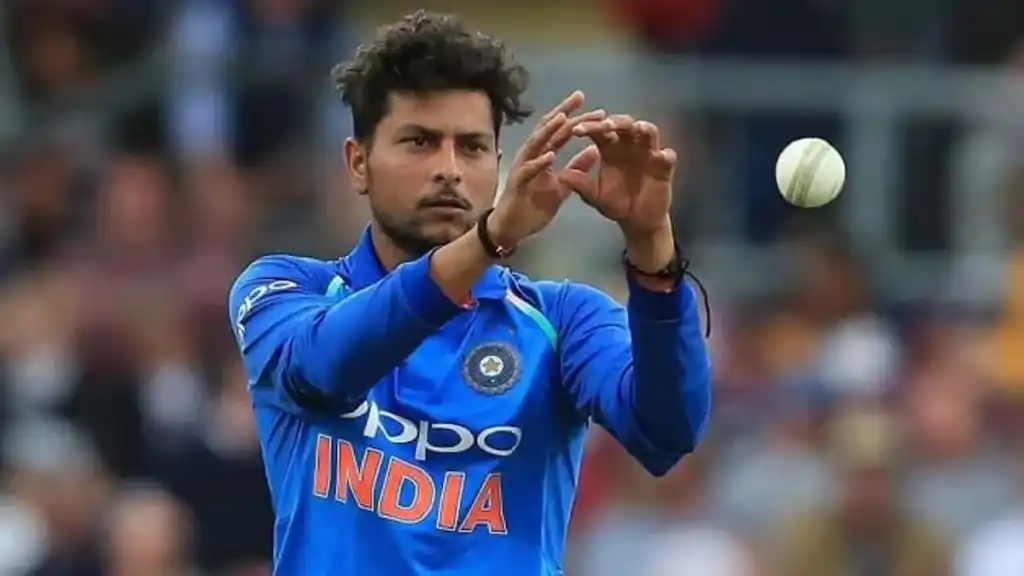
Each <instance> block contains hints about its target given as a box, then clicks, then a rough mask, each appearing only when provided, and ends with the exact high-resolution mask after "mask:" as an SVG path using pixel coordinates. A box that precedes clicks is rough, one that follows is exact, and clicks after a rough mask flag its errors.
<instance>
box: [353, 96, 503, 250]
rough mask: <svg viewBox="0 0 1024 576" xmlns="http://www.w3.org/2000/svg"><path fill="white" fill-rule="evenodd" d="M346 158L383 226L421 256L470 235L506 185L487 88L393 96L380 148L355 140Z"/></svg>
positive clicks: (379, 132)
mask: <svg viewBox="0 0 1024 576" xmlns="http://www.w3.org/2000/svg"><path fill="white" fill-rule="evenodd" d="M346 155H347V158H348V167H349V172H350V175H351V177H352V180H353V183H354V184H355V185H356V186H357V187H358V189H359V190H362V191H365V193H366V194H367V195H368V196H369V199H370V209H371V211H372V213H373V218H374V220H375V222H376V224H377V225H378V226H379V227H380V229H381V230H382V231H383V232H384V233H385V234H386V235H387V236H388V237H389V238H390V239H391V240H392V241H393V242H395V244H396V245H397V246H398V247H399V248H401V249H402V250H403V251H405V252H407V253H410V254H414V255H418V254H422V253H424V252H426V251H428V250H430V249H432V248H434V247H437V246H441V245H444V244H447V243H449V242H451V241H452V240H455V239H456V238H458V237H459V236H461V235H463V234H465V233H466V232H467V231H468V230H469V229H470V228H472V227H473V224H474V223H475V222H476V220H477V218H479V216H480V214H481V213H482V212H483V211H484V210H486V209H487V208H489V207H490V206H491V205H492V203H493V201H494V195H495V193H496V191H497V187H498V159H499V154H498V149H497V142H496V137H495V134H494V123H493V121H492V116H491V104H490V100H489V99H488V98H487V95H486V94H485V93H483V92H471V91H463V90H452V91H443V92H432V93H428V94H418V95H412V94H392V95H391V96H390V102H389V111H388V115H387V116H385V117H384V118H383V119H382V120H381V122H380V123H379V124H378V125H377V128H376V131H375V132H374V137H373V144H372V146H370V147H369V148H367V147H366V146H364V145H360V144H359V143H356V142H355V141H352V140H350V141H349V142H348V143H346Z"/></svg>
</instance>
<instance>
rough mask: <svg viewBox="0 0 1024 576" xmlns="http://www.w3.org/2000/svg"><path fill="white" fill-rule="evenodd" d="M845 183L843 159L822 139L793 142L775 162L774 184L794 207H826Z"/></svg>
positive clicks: (805, 139)
mask: <svg viewBox="0 0 1024 576" xmlns="http://www.w3.org/2000/svg"><path fill="white" fill-rule="evenodd" d="M844 182H846V163H844V162H843V157H842V156H840V155H839V152H838V151H836V149H835V148H834V147H833V146H832V145H831V144H829V143H828V142H826V141H824V140H822V139H821V138H801V139H800V140H795V141H793V142H791V143H790V144H789V145H788V146H786V147H785V148H784V149H783V150H782V153H781V154H779V159H778V160H777V161H776V162H775V183H776V184H778V185H779V192H781V193H782V197H783V198H785V199H786V201H787V202H789V203H790V204H792V205H794V206H799V207H801V208H817V207H819V206H824V205H825V204H828V203H829V202H831V201H832V200H835V198H836V196H839V193H840V192H841V191H842V190H843V183H844Z"/></svg>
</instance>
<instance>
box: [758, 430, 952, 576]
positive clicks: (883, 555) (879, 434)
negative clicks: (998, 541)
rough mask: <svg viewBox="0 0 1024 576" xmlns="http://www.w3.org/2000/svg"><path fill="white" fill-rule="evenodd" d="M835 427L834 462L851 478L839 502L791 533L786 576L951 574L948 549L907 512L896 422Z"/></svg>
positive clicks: (785, 547)
mask: <svg viewBox="0 0 1024 576" xmlns="http://www.w3.org/2000/svg"><path fill="white" fill-rule="evenodd" d="M835 428H836V429H835V432H834V433H835V438H834V442H835V443H834V444H833V446H832V448H833V450H832V452H831V455H832V456H833V457H834V458H836V459H837V460H838V461H839V466H840V469H841V471H842V473H843V478H842V479H841V481H840V491H841V493H840V495H839V500H838V503H837V505H836V506H834V507H831V506H830V507H823V508H819V509H817V510H812V511H810V512H809V513H808V514H807V515H806V516H805V517H804V518H802V519H800V520H798V521H797V522H796V524H795V527H794V528H793V529H792V531H791V532H788V533H786V534H785V536H784V537H783V540H782V543H781V544H782V546H781V548H780V552H779V554H778V556H779V558H778V560H779V562H780V564H779V574H780V575H782V574H786V575H788V574H814V575H816V576H819V575H820V576H831V575H836V576H839V575H846V574H857V575H864V576H867V575H875V574H894V575H896V576H941V575H942V574H948V573H949V570H950V566H949V558H948V549H947V548H946V544H945V542H944V541H943V540H942V539H941V538H940V537H939V536H937V535H936V531H935V529H933V528H932V527H930V526H928V525H927V524H925V523H923V522H922V521H921V520H919V519H918V518H916V517H915V516H913V515H912V514H910V513H908V512H907V511H906V510H905V509H903V508H902V506H901V505H900V502H899V498H898V497H899V491H898V489H897V484H896V483H897V481H898V476H897V474H898V468H899V464H900V458H901V456H900V449H901V448H900V446H899V442H900V441H899V438H898V436H897V434H898V431H897V430H896V429H895V428H894V423H893V422H892V420H891V417H889V416H888V415H886V414H884V413H878V412H862V411H860V410H857V411H852V412H849V413H846V414H844V415H842V416H841V417H839V418H838V419H837V420H836V422H835Z"/></svg>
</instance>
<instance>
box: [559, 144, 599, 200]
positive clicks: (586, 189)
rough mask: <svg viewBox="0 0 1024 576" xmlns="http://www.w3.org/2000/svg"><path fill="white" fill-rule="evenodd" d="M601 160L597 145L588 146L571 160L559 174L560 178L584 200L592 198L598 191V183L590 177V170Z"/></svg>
mask: <svg viewBox="0 0 1024 576" xmlns="http://www.w3.org/2000/svg"><path fill="white" fill-rule="evenodd" d="M600 161H601V153H600V152H599V151H598V149H597V146H594V145H590V146H587V147H586V148H584V149H583V150H581V151H580V152H579V153H578V154H576V155H575V156H573V157H572V159H571V160H569V163H568V164H566V165H565V168H564V169H562V171H561V172H560V173H559V174H558V179H559V181H560V182H561V183H562V184H563V185H564V186H567V187H568V188H570V189H571V190H573V191H575V192H576V193H577V194H579V195H580V196H581V197H583V199H584V200H588V199H591V198H593V197H594V195H595V194H596V193H597V183H596V182H595V181H594V179H593V178H591V177H590V174H589V172H590V170H592V169H593V168H594V166H596V165H597V163H598V162H600Z"/></svg>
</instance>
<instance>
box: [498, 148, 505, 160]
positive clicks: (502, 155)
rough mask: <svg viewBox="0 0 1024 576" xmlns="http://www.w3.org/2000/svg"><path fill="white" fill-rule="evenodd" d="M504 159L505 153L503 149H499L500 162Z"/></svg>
mask: <svg viewBox="0 0 1024 576" xmlns="http://www.w3.org/2000/svg"><path fill="white" fill-rule="evenodd" d="M504 157H505V151H504V150H502V149H501V148H498V162H501V159H502V158H504Z"/></svg>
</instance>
